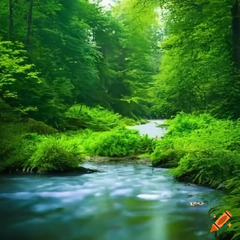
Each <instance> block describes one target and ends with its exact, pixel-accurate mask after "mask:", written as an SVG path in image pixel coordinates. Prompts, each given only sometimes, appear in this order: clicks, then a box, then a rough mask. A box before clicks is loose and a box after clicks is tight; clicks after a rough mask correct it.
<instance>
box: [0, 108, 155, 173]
mask: <svg viewBox="0 0 240 240" xmlns="http://www.w3.org/2000/svg"><path fill="white" fill-rule="evenodd" d="M9 122H10V121H6V122H3V123H2V124H1V126H0V139H1V140H0V141H1V145H0V146H1V147H0V158H1V161H0V172H11V171H22V170H24V171H28V172H52V171H68V170H73V169H76V168H77V167H78V166H79V165H80V164H81V163H82V162H83V161H84V158H85V157H86V156H111V157H124V156H129V155H138V154H142V153H146V152H152V151H153V148H154V140H151V139H149V138H147V137H142V136H140V135H139V133H138V132H137V131H134V130H129V129H127V128H126V126H128V125H132V124H137V121H135V120H132V119H129V118H123V117H122V116H121V115H119V114H115V113H113V112H111V111H108V110H106V109H103V108H101V107H95V108H89V107H86V106H80V105H75V106H73V107H71V108H70V109H69V110H68V111H67V112H66V113H65V114H64V115H63V120H62V122H61V123H60V124H59V129H58V130H57V129H55V128H53V127H50V126H48V125H46V124H45V123H43V122H39V121H35V120H33V119H17V121H11V122H10V123H9Z"/></svg>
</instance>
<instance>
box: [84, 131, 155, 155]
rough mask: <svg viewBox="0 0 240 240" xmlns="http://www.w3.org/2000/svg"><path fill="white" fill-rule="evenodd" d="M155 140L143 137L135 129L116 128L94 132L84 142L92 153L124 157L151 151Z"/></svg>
mask: <svg viewBox="0 0 240 240" xmlns="http://www.w3.org/2000/svg"><path fill="white" fill-rule="evenodd" d="M153 145H154V140H153V139H149V138H148V137H146V136H145V137H141V136H140V135H139V133H138V132H137V131H135V130H129V129H124V128H122V129H114V130H112V131H108V132H101V133H92V134H91V135H90V137H89V138H88V139H87V140H86V142H85V143H84V146H85V149H86V150H87V152H89V153H90V154H91V155H98V156H111V157H123V156H127V155H131V154H137V153H142V152H147V151H151V149H152V148H153Z"/></svg>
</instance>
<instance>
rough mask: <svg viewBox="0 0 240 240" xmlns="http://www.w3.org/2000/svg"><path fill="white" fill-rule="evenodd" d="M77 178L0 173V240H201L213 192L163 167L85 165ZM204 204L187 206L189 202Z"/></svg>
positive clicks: (209, 235) (207, 224)
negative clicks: (178, 178) (183, 180)
mask: <svg viewBox="0 0 240 240" xmlns="http://www.w3.org/2000/svg"><path fill="white" fill-rule="evenodd" d="M85 167H88V168H94V169H98V170H99V172H96V173H91V174H85V175H68V176H64V175H62V176H59V175H51V176H49V175H48V176H45V175H1V176H0V227H1V230H0V239H1V240H135V239H136V240H203V239H204V240H208V239H214V235H213V234H212V233H210V232H209V230H210V227H211V224H212V220H211V219H210V218H209V217H208V214H207V212H208V210H209V208H210V207H212V206H214V205H215V204H216V203H217V202H218V201H219V194H220V193H219V192H217V191H215V190H212V189H209V188H205V187H200V186H195V185H190V184H184V183H178V182H176V181H175V180H174V179H173V178H172V176H171V175H170V173H169V171H168V170H167V169H160V168H155V169H153V168H151V167H150V166H147V165H143V164H124V163H98V164H97V163H94V164H92V163H86V164H85ZM194 201H202V202H204V205H202V206H195V207H191V206H190V205H189V202H194Z"/></svg>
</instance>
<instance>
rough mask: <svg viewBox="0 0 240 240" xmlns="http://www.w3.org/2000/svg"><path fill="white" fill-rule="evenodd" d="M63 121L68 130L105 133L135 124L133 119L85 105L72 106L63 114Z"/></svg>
mask: <svg viewBox="0 0 240 240" xmlns="http://www.w3.org/2000/svg"><path fill="white" fill-rule="evenodd" d="M64 119H65V122H64V124H63V126H64V127H65V128H66V129H70V130H78V129H80V128H88V129H92V130H94V131H107V130H111V129H112V128H115V127H119V126H127V125H134V124H136V121H134V120H133V119H130V118H124V117H122V116H121V115H120V114H118V113H113V112H112V111H109V110H107V109H104V108H102V107H100V106H98V107H93V108H90V107H87V106H85V105H74V106H72V107H70V108H69V110H68V111H67V112H66V113H65V116H64Z"/></svg>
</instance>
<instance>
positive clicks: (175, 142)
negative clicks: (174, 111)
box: [152, 114, 240, 239]
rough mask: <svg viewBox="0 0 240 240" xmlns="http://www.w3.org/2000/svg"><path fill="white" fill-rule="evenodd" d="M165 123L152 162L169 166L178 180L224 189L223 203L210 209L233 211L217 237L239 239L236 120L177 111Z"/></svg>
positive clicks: (217, 212) (239, 156)
mask: <svg viewBox="0 0 240 240" xmlns="http://www.w3.org/2000/svg"><path fill="white" fill-rule="evenodd" d="M168 124H169V126H168V132H167V133H166V135H165V136H164V138H163V139H162V140H161V141H158V142H157V144H156V148H155V150H154V152H153V154H152V162H153V165H154V166H162V167H170V168H172V170H171V173H172V174H173V176H174V177H175V178H176V179H177V180H179V181H183V182H191V183H196V184H201V185H206V186H210V187H213V188H217V189H222V190H224V191H225V193H226V197H224V198H223V199H224V206H219V207H216V208H214V209H212V211H211V213H212V214H213V215H217V216H220V215H221V214H222V212H224V211H226V210H229V211H230V212H231V213H232V214H233V217H232V219H231V224H232V227H231V228H228V229H224V231H223V230H220V231H218V239H238V237H237V236H238V235H239V233H240V227H239V211H240V205H239V200H240V194H239V192H240V191H239V190H240V189H239V186H240V184H239V179H240V161H239V159H240V148H239V146H240V145H239V142H240V141H239V140H240V139H239V136H240V135H239V133H240V124H239V121H235V122H234V121H230V120H217V119H215V118H213V117H212V116H210V115H208V114H202V115H190V114H179V115H177V116H176V118H174V119H173V120H171V121H168ZM233 237H235V238H233Z"/></svg>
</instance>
